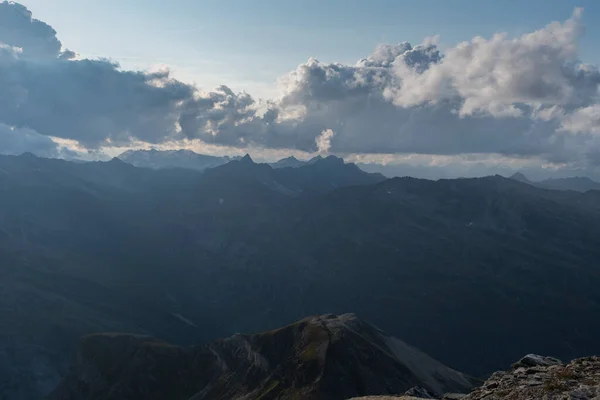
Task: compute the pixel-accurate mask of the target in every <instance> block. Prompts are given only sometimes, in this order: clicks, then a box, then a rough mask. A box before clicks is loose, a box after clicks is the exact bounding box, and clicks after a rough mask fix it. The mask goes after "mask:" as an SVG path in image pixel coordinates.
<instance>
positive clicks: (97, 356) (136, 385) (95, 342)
mask: <svg viewBox="0 0 600 400" xmlns="http://www.w3.org/2000/svg"><path fill="white" fill-rule="evenodd" d="M150 377H152V378H150ZM476 383H478V381H476V380H475V379H472V378H469V377H467V376H465V375H463V374H461V373H459V372H457V371H454V370H452V369H449V368H448V367H445V366H443V365H442V364H440V363H439V362H437V361H435V360H433V359H431V358H429V357H428V356H426V355H425V354H423V353H421V352H419V351H418V350H416V349H414V348H412V347H411V346H408V345H406V344H405V343H404V342H402V341H400V340H398V339H395V338H391V337H390V336H388V335H386V334H385V333H383V332H382V331H380V330H378V329H377V328H375V327H373V326H372V325H370V324H367V323H365V322H363V321H361V320H359V319H358V318H357V317H356V316H354V315H352V314H344V315H333V314H328V315H323V316H314V317H308V318H305V319H302V320H300V321H298V322H295V323H293V324H290V325H287V326H284V327H281V328H278V329H275V330H272V331H267V332H262V333H259V334H253V335H240V334H236V335H234V336H232V337H230V338H227V339H221V340H217V341H216V342H213V343H210V344H207V345H204V346H197V347H192V348H181V347H175V346H172V345H168V344H166V343H164V342H162V341H157V340H156V339H152V338H149V337H144V336H130V335H123V334H102V335H91V336H87V337H85V338H83V339H82V341H81V343H80V345H79V348H78V351H77V354H76V356H75V358H74V366H73V368H72V370H71V373H70V374H69V375H68V376H67V377H66V378H65V379H64V380H63V382H62V383H61V385H59V387H58V388H57V389H56V391H55V392H54V393H53V394H51V395H50V396H49V400H65V399H73V400H88V399H94V398H103V399H107V400H110V399H122V398H124V396H125V394H126V398H127V399H129V400H136V399H140V400H141V399H163V398H169V399H173V400H178V399H179V400H187V399H194V400H203V399H207V400H208V399H211V400H230V399H242V398H243V399H247V400H250V399H287V398H289V399H292V398H293V399H298V400H300V399H322V400H326V399H327V400H329V399H331V400H337V399H340V400H341V399H347V398H350V397H355V396H364V395H374V394H395V393H403V392H404V391H407V390H409V389H410V388H411V387H415V386H421V387H424V388H426V389H427V390H429V391H431V392H432V393H436V394H438V395H442V394H444V393H445V392H447V391H455V392H456V391H462V392H467V391H469V390H470V389H471V388H472V387H473V386H474V385H475V384H476Z"/></svg>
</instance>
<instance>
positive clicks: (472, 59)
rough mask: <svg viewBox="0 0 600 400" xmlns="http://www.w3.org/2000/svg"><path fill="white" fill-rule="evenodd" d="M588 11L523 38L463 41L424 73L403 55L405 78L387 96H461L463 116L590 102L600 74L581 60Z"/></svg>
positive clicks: (402, 99) (397, 99) (408, 100)
mask: <svg viewBox="0 0 600 400" xmlns="http://www.w3.org/2000/svg"><path fill="white" fill-rule="evenodd" d="M582 11H583V10H582V9H576V10H575V12H574V14H573V16H572V17H571V18H570V19H568V20H567V21H566V22H564V23H562V24H561V23H558V22H554V23H551V24H550V25H548V26H546V27H545V28H543V29H540V30H538V31H536V32H533V33H529V34H526V35H523V36H521V37H518V38H514V39H509V38H508V37H507V35H506V34H496V35H494V36H493V37H492V38H491V39H489V40H488V39H484V38H482V37H476V38H474V39H473V40H471V41H470V42H463V43H460V44H459V45H457V46H456V47H454V48H451V49H449V50H448V51H447V52H446V54H445V56H444V58H443V59H442V60H440V61H439V62H437V63H434V64H433V65H431V66H430V67H429V68H428V69H427V70H426V71H424V72H423V73H419V71H416V70H415V69H414V68H412V67H411V65H409V64H407V63H405V62H403V60H402V59H400V58H398V59H397V60H396V61H395V67H396V71H395V72H396V74H397V76H398V79H399V80H400V81H401V83H400V84H399V85H398V86H397V87H392V88H389V90H388V92H387V95H388V97H389V98H391V99H392V100H393V101H394V103H395V104H397V105H399V106H403V107H406V106H412V105H418V104H423V103H427V102H438V101H441V100H444V99H453V98H456V99H458V102H459V103H460V104H459V108H458V111H459V114H460V116H471V115H474V114H477V113H487V114H490V115H492V116H495V117H518V116H521V115H523V114H524V113H525V112H527V109H524V108H525V107H524V106H529V107H541V106H548V105H549V106H556V105H559V106H566V107H577V106H582V105H586V104H589V102H590V101H593V100H595V98H596V96H597V88H598V84H600V73H599V72H598V69H597V68H595V67H592V66H590V65H585V64H582V63H580V62H578V60H577V47H576V42H577V39H578V37H579V36H580V34H581V31H582V27H581V24H580V18H581V14H582Z"/></svg>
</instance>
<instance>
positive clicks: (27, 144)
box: [0, 123, 60, 158]
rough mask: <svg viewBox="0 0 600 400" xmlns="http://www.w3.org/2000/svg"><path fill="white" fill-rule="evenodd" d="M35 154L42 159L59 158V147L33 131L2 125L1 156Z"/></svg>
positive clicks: (0, 131)
mask: <svg viewBox="0 0 600 400" xmlns="http://www.w3.org/2000/svg"><path fill="white" fill-rule="evenodd" d="M23 153H33V154H35V155H37V156H40V157H48V158H54V157H59V155H60V149H59V146H58V145H57V144H56V143H55V142H54V141H52V139H50V138H49V137H48V136H44V135H40V134H39V133H37V132H35V131H33V130H31V129H15V128H13V127H10V126H8V125H5V124H1V123H0V154H4V155H20V154H23Z"/></svg>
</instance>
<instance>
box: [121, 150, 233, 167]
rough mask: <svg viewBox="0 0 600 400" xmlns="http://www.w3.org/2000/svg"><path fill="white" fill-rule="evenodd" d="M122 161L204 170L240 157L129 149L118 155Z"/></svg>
mask: <svg viewBox="0 0 600 400" xmlns="http://www.w3.org/2000/svg"><path fill="white" fill-rule="evenodd" d="M118 158H119V159H121V160H122V161H124V162H126V163H128V164H131V165H134V166H136V167H140V168H152V169H163V168H189V169H195V170H198V171H204V170H205V169H208V168H214V167H218V166H219V165H223V164H227V163H228V162H229V161H232V160H237V159H239V158H240V157H228V156H224V157H216V156H209V155H205V154H198V153H196V152H193V151H191V150H156V149H151V150H128V151H126V152H124V153H122V154H121V155H119V157H118Z"/></svg>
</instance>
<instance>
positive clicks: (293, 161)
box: [269, 156, 306, 168]
mask: <svg viewBox="0 0 600 400" xmlns="http://www.w3.org/2000/svg"><path fill="white" fill-rule="evenodd" d="M305 164H306V161H300V160H298V159H297V158H296V157H294V156H291V157H287V158H282V159H281V160H279V161H277V162H274V163H271V164H269V165H270V166H271V167H273V168H286V167H292V168H296V167H301V166H303V165H305Z"/></svg>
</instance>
